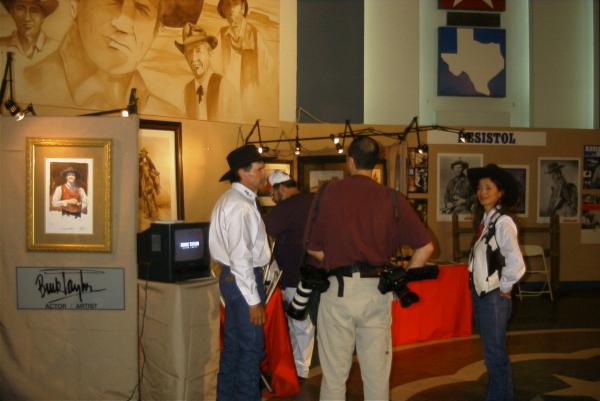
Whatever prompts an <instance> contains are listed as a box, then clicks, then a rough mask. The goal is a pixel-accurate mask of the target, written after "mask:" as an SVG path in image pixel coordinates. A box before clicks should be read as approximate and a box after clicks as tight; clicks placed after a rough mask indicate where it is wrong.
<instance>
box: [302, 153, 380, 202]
mask: <svg viewBox="0 0 600 401" xmlns="http://www.w3.org/2000/svg"><path fill="white" fill-rule="evenodd" d="M347 175H348V171H347V170H346V156H304V157H298V188H299V189H300V190H301V191H303V192H307V193H308V192H310V193H315V192H317V190H318V188H319V185H320V184H323V182H325V181H329V180H331V179H333V178H343V177H345V176H347ZM373 179H374V180H375V181H376V182H378V183H380V184H383V185H387V168H386V160H385V159H380V160H378V161H377V164H376V165H375V168H374V169H373Z"/></svg>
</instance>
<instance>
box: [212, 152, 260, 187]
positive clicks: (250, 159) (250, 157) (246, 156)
mask: <svg viewBox="0 0 600 401" xmlns="http://www.w3.org/2000/svg"><path fill="white" fill-rule="evenodd" d="M260 161H264V159H263V157H262V156H261V155H260V153H258V149H257V148H256V146H254V145H244V146H241V147H239V148H237V149H234V150H232V151H231V152H229V154H228V155H227V163H229V171H228V172H226V173H225V174H223V176H222V177H221V179H220V180H219V181H225V180H229V181H231V180H232V179H233V178H235V173H236V171H237V170H238V169H240V168H242V167H246V166H249V165H251V164H252V163H254V162H260Z"/></svg>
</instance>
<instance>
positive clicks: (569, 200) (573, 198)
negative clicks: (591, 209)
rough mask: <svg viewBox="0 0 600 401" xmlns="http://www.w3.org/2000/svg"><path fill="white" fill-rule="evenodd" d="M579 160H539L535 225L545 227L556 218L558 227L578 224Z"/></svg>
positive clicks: (563, 158) (573, 158) (554, 158)
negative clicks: (543, 224) (543, 225)
mask: <svg viewBox="0 0 600 401" xmlns="http://www.w3.org/2000/svg"><path fill="white" fill-rule="evenodd" d="M580 182H581V159H579V158H575V157H547V158H546V157H540V158H538V203H537V205H538V207H537V210H538V212H537V222H538V223H548V222H549V221H550V217H551V216H553V215H554V214H558V216H559V219H560V222H561V223H577V222H579V215H580V205H581V188H580Z"/></svg>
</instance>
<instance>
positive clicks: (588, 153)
mask: <svg viewBox="0 0 600 401" xmlns="http://www.w3.org/2000/svg"><path fill="white" fill-rule="evenodd" d="M599 188H600V145H584V146H583V189H599Z"/></svg>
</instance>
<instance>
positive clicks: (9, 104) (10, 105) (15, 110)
mask: <svg viewBox="0 0 600 401" xmlns="http://www.w3.org/2000/svg"><path fill="white" fill-rule="evenodd" d="M4 107H6V110H8V112H9V113H10V115H11V116H13V117H15V116H16V115H17V114H19V113H21V108H20V107H19V106H18V105H17V104H16V103H15V102H13V100H12V99H7V100H6V102H4Z"/></svg>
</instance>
